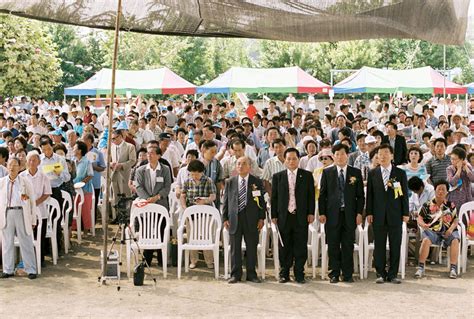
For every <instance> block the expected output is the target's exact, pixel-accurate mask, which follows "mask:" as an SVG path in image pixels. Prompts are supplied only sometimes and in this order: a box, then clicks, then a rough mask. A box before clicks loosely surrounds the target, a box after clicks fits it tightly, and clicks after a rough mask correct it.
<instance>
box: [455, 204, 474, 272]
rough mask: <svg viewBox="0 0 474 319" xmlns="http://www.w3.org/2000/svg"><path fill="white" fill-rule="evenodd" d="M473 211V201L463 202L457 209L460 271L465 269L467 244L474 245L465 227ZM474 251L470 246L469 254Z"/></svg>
mask: <svg viewBox="0 0 474 319" xmlns="http://www.w3.org/2000/svg"><path fill="white" fill-rule="evenodd" d="M472 213H474V201H472V202H468V203H465V204H463V205H462V206H461V208H460V209H459V219H458V221H459V225H460V226H461V264H460V265H459V267H458V268H460V267H462V272H463V273H465V272H466V270H467V251H468V250H469V246H474V238H469V237H468V236H467V228H468V227H469V215H470V214H472ZM473 252H474V247H473V248H471V255H472V253H473Z"/></svg>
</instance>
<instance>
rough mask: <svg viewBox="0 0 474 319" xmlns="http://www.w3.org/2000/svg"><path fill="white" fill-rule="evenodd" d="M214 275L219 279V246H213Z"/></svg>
mask: <svg viewBox="0 0 474 319" xmlns="http://www.w3.org/2000/svg"><path fill="white" fill-rule="evenodd" d="M214 276H215V277H216V279H219V246H217V248H214Z"/></svg>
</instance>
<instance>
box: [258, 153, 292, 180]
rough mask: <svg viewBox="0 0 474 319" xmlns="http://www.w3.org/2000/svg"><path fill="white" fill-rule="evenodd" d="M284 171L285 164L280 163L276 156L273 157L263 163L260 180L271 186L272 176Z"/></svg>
mask: <svg viewBox="0 0 474 319" xmlns="http://www.w3.org/2000/svg"><path fill="white" fill-rule="evenodd" d="M285 169H286V167H285V164H283V163H282V162H280V160H279V159H278V156H274V157H272V158H270V159H269V160H268V161H267V162H266V163H265V166H264V167H263V175H262V179H263V180H265V181H267V182H269V183H270V184H271V183H272V178H273V175H274V174H276V173H279V172H281V171H284V170H285Z"/></svg>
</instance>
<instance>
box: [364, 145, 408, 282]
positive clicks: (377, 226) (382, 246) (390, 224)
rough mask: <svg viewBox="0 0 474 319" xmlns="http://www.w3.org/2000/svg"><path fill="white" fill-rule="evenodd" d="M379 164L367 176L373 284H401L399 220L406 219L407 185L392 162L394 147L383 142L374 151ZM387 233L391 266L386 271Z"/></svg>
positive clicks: (406, 220)
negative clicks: (373, 260)
mask: <svg viewBox="0 0 474 319" xmlns="http://www.w3.org/2000/svg"><path fill="white" fill-rule="evenodd" d="M377 155H378V159H379V163H380V166H379V167H377V168H374V169H373V170H371V171H369V174H368V177H367V205H366V213H367V221H368V222H369V224H372V223H373V229H374V241H375V243H374V244H375V247H374V258H375V270H376V271H377V280H376V281H375V282H376V283H380V284H381V283H383V282H384V281H388V282H392V283H395V284H399V283H401V281H400V280H399V279H398V278H397V274H398V266H399V262H400V246H401V241H402V221H404V222H408V216H409V215H408V213H409V209H408V187H407V176H406V173H405V171H403V170H402V169H400V168H398V167H396V166H394V165H392V163H391V161H392V158H393V149H392V147H391V146H390V145H388V144H382V145H380V146H379V148H378V151H377ZM387 235H388V241H389V246H390V266H389V269H388V272H387V271H386V269H385V268H386V251H385V250H386V243H387Z"/></svg>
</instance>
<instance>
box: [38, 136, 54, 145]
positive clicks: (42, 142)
mask: <svg viewBox="0 0 474 319" xmlns="http://www.w3.org/2000/svg"><path fill="white" fill-rule="evenodd" d="M44 145H50V146H53V141H52V140H51V138H50V137H49V136H48V135H42V136H41V138H40V146H44Z"/></svg>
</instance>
